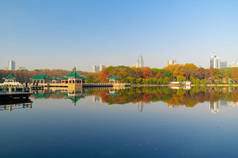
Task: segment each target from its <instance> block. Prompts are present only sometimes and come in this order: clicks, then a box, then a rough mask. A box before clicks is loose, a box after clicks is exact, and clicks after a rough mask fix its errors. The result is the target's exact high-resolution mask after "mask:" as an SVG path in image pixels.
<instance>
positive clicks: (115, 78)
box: [107, 75, 120, 80]
mask: <svg viewBox="0 0 238 158" xmlns="http://www.w3.org/2000/svg"><path fill="white" fill-rule="evenodd" d="M107 79H109V80H111V79H113V80H120V77H116V76H114V75H112V76H110V77H108V78H107Z"/></svg>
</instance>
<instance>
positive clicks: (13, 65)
mask: <svg viewBox="0 0 238 158" xmlns="http://www.w3.org/2000/svg"><path fill="white" fill-rule="evenodd" d="M8 70H12V71H14V70H16V62H15V61H14V60H9V61H8Z"/></svg>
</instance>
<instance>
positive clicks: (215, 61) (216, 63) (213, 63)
mask: <svg viewBox="0 0 238 158" xmlns="http://www.w3.org/2000/svg"><path fill="white" fill-rule="evenodd" d="M210 67H213V68H214V69H219V68H221V59H220V58H219V57H217V56H216V55H214V56H211V57H210Z"/></svg>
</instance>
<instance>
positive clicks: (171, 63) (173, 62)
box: [168, 59, 176, 65]
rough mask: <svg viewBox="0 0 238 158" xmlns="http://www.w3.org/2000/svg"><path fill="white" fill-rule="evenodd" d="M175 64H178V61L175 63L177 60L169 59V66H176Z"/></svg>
mask: <svg viewBox="0 0 238 158" xmlns="http://www.w3.org/2000/svg"><path fill="white" fill-rule="evenodd" d="M175 64H176V61H175V60H173V59H169V61H168V65H175Z"/></svg>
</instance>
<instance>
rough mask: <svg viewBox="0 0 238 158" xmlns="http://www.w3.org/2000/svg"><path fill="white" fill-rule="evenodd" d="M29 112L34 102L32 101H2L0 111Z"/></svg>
mask: <svg viewBox="0 0 238 158" xmlns="http://www.w3.org/2000/svg"><path fill="white" fill-rule="evenodd" d="M27 109H28V110H29V109H32V101H31V100H30V99H14V100H0V111H7V110H8V111H9V112H12V111H13V110H27Z"/></svg>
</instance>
